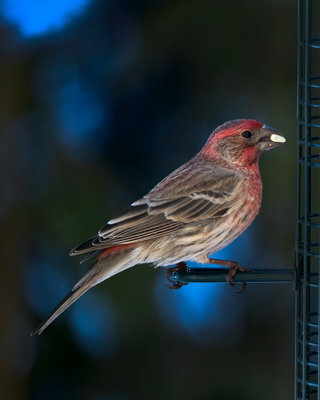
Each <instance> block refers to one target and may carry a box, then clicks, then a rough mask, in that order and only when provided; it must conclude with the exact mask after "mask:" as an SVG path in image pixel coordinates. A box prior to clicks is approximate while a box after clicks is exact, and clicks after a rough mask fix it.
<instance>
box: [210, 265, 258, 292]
mask: <svg viewBox="0 0 320 400" xmlns="http://www.w3.org/2000/svg"><path fill="white" fill-rule="evenodd" d="M208 261H209V263H210V264H215V265H217V264H218V265H223V266H225V267H228V268H229V272H228V273H227V275H226V281H227V282H228V283H229V285H230V286H235V285H236V283H235V281H234V279H233V278H234V277H235V275H236V274H237V272H238V271H241V272H246V271H250V269H248V268H243V267H241V265H239V264H238V263H237V262H236V261H227V260H219V259H215V258H208V259H207V262H208ZM246 287H247V284H246V282H242V284H241V288H240V290H239V291H238V292H237V293H242V292H243V291H244V290H245V288H246Z"/></svg>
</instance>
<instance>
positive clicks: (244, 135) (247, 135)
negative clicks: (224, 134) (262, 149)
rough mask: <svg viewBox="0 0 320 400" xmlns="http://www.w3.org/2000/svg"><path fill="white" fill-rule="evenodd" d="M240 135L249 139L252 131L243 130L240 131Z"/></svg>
mask: <svg viewBox="0 0 320 400" xmlns="http://www.w3.org/2000/svg"><path fill="white" fill-rule="evenodd" d="M241 136H243V137H244V138H246V139H250V138H251V136H252V132H250V131H244V132H242V133H241Z"/></svg>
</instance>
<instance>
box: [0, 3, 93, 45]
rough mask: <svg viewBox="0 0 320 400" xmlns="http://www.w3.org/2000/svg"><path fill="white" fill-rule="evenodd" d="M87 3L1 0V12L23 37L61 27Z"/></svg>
mask: <svg viewBox="0 0 320 400" xmlns="http://www.w3.org/2000/svg"><path fill="white" fill-rule="evenodd" d="M89 4H90V1H89V0H67V1H63V0H54V1H52V0H48V1H45V2H44V1H41V0H3V1H2V5H1V14H2V16H3V17H4V18H5V19H6V20H7V21H8V22H10V23H13V24H14V25H16V26H17V27H18V28H19V31H20V32H21V34H22V35H23V36H24V37H31V36H34V35H44V34H47V33H50V32H52V31H55V30H58V29H62V28H63V27H64V26H65V25H66V24H68V23H69V22H71V21H72V20H73V19H74V18H75V17H77V16H79V15H81V13H83V12H84V11H85V8H86V6H88V5H89Z"/></svg>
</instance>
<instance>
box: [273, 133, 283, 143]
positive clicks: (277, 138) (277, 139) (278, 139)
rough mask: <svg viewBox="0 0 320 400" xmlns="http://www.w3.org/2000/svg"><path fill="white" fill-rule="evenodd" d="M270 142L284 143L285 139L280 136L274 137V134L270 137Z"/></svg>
mask: <svg viewBox="0 0 320 400" xmlns="http://www.w3.org/2000/svg"><path fill="white" fill-rule="evenodd" d="M270 140H271V141H272V142H276V143H284V142H285V141H286V138H284V137H283V136H280V135H275V134H274V133H273V134H272V135H271V136H270Z"/></svg>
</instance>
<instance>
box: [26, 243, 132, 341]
mask: <svg viewBox="0 0 320 400" xmlns="http://www.w3.org/2000/svg"><path fill="white" fill-rule="evenodd" d="M132 266H133V263H132V262H130V257H128V251H121V252H120V253H117V254H110V256H106V257H103V258H99V259H98V260H97V261H95V262H94V264H93V265H92V266H91V267H90V269H89V270H88V272H87V273H86V274H85V275H84V276H83V277H82V278H81V279H80V280H79V282H77V283H76V284H75V286H74V287H73V288H72V290H71V291H70V292H69V293H68V294H67V295H66V297H65V298H64V299H62V300H61V301H60V303H59V304H58V305H57V306H56V307H55V308H54V309H53V310H52V311H51V313H50V314H49V315H48V316H47V318H45V319H44V320H43V321H42V322H41V324H40V325H39V326H38V328H36V329H35V330H34V331H32V332H31V336H34V335H40V334H41V333H42V332H43V331H44V330H45V329H46V328H47V327H48V326H49V325H50V324H51V323H52V322H53V321H54V320H55V319H56V318H57V317H58V316H59V315H60V314H61V313H63V311H65V310H66V309H67V308H68V307H69V306H71V304H73V303H74V302H75V301H76V300H78V299H79V297H80V296H82V295H83V294H84V293H86V292H87V291H88V290H89V289H91V288H92V287H93V286H95V285H97V284H98V283H100V282H102V281H104V280H106V279H108V278H111V276H113V275H116V274H118V273H119V272H121V271H123V270H125V269H127V268H130V267H132Z"/></svg>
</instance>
